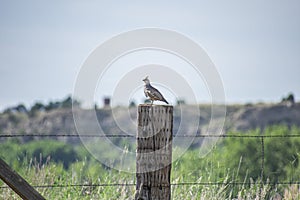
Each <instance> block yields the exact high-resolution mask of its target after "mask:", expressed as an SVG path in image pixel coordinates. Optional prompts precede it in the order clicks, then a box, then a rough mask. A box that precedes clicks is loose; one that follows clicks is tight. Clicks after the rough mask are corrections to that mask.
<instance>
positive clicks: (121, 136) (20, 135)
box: [0, 134, 300, 138]
mask: <svg viewBox="0 0 300 200" xmlns="http://www.w3.org/2000/svg"><path fill="white" fill-rule="evenodd" d="M14 137H100V138H101V137H102V138H103V137H108V138H110V137H111V138H114V137H119V138H127V137H128V138H136V136H135V135H126V134H80V135H75V134H1V135H0V138H14ZM173 137H189V138H193V137H201V138H206V137H207V138H292V137H300V135H297V134H290V135H247V134H245V135H238V134H229V135H226V134H224V135H212V134H204V135H188V134H184V135H173Z"/></svg>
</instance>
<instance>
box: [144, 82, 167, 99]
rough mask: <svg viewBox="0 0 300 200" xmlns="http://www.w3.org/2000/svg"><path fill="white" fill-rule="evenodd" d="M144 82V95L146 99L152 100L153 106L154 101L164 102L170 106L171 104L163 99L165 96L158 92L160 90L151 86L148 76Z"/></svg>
mask: <svg viewBox="0 0 300 200" xmlns="http://www.w3.org/2000/svg"><path fill="white" fill-rule="evenodd" d="M143 81H144V82H145V85H144V93H145V96H146V97H149V98H150V100H151V105H152V104H153V101H163V102H165V103H166V104H169V102H168V101H167V100H166V99H165V98H164V97H163V95H162V94H161V93H160V92H159V91H158V89H156V88H154V87H153V86H152V85H151V84H150V80H149V78H148V76H146V78H144V79H143Z"/></svg>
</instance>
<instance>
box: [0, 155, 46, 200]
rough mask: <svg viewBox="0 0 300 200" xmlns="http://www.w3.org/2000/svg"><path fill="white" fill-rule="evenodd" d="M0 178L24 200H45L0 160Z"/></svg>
mask: <svg viewBox="0 0 300 200" xmlns="http://www.w3.org/2000/svg"><path fill="white" fill-rule="evenodd" d="M0 178H1V179H2V180H3V181H4V182H5V183H6V184H7V185H8V186H9V187H10V188H11V189H13V190H14V191H15V192H16V193H17V194H18V195H19V196H20V197H21V198H22V199H24V200H45V198H44V197H43V196H42V195H41V194H40V193H38V192H37V191H36V190H35V189H34V188H33V187H32V186H31V185H29V183H27V181H26V180H24V179H23V178H22V177H21V176H20V175H19V174H17V173H16V172H15V171H13V170H12V169H11V168H10V167H9V166H8V165H7V164H6V163H5V162H4V161H3V160H2V159H1V158H0Z"/></svg>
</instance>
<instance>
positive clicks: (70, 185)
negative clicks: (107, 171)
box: [0, 181, 300, 189]
mask: <svg viewBox="0 0 300 200" xmlns="http://www.w3.org/2000/svg"><path fill="white" fill-rule="evenodd" d="M254 184H256V183H255V182H234V181H232V182H181V183H171V184H170V186H173V187H176V186H197V185H198V186H206V185H254ZM262 184H263V185H264V184H273V183H267V182H264V183H262ZM274 185H300V181H292V182H277V183H274ZM133 186H136V183H102V184H67V185H59V184H58V185H57V184H55V185H33V186H32V187H34V188H69V187H74V188H76V187H133ZM168 186H169V185H167V184H166V185H161V187H168ZM7 188H10V187H9V186H7V185H5V186H0V189H7Z"/></svg>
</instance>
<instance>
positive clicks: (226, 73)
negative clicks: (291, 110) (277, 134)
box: [0, 0, 300, 109]
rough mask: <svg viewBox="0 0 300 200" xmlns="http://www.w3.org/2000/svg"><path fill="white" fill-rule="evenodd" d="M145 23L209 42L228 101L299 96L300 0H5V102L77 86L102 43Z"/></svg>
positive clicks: (1, 44) (1, 68)
mask: <svg viewBox="0 0 300 200" xmlns="http://www.w3.org/2000/svg"><path fill="white" fill-rule="evenodd" d="M143 27H158V28H163V29H170V30H175V31H178V32H180V33H182V34H184V35H187V36H188V37H190V38H191V39H193V40H194V41H195V42H197V43H198V44H199V45H201V47H202V48H204V49H205V50H206V52H207V54H208V55H209V57H210V58H211V60H212V61H213V62H214V63H215V65H216V68H217V70H218V71H219V73H220V76H221V78H222V80H223V84H224V88H225V94H226V101H227V102H228V103H236V102H238V103H243V102H244V103H245V102H257V101H265V102H270V101H271V102H276V101H280V99H281V98H282V97H283V95H287V94H288V93H289V92H293V93H294V94H295V97H296V99H297V100H299V96H300V78H299V75H300V1H298V0H286V1H283V0H281V1H277V0H267V1H260V0H254V1H242V0H236V1H206V2H204V1H187V2H183V1H75V0H72V1H71V0H69V1H43V0H36V1H31V0H27V1H14V0H6V1H4V0H0V94H1V98H0V109H3V108H5V107H7V106H13V105H16V104H18V103H25V104H26V105H28V106H30V105H32V104H33V103H34V102H35V101H37V100H40V101H42V102H45V103H47V102H48V101H50V100H58V99H62V98H64V97H66V96H67V95H68V94H72V92H73V87H74V83H75V81H76V76H77V74H78V72H79V70H80V67H81V66H82V64H83V62H84V61H85V59H86V58H87V57H88V56H89V54H90V53H91V52H92V51H93V50H94V49H95V48H96V47H97V46H98V45H100V44H101V43H102V42H104V41H106V40H107V39H109V38H111V37H112V36H114V35H117V34H119V33H122V32H125V31H130V30H132V29H137V28H143ZM138 78H139V79H140V77H138ZM141 84H142V82H141ZM131 92H132V91H131ZM101 95H109V94H99V96H101ZM99 101H101V99H100V100H99ZM137 101H140V99H137ZM138 103H140V102H138Z"/></svg>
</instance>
